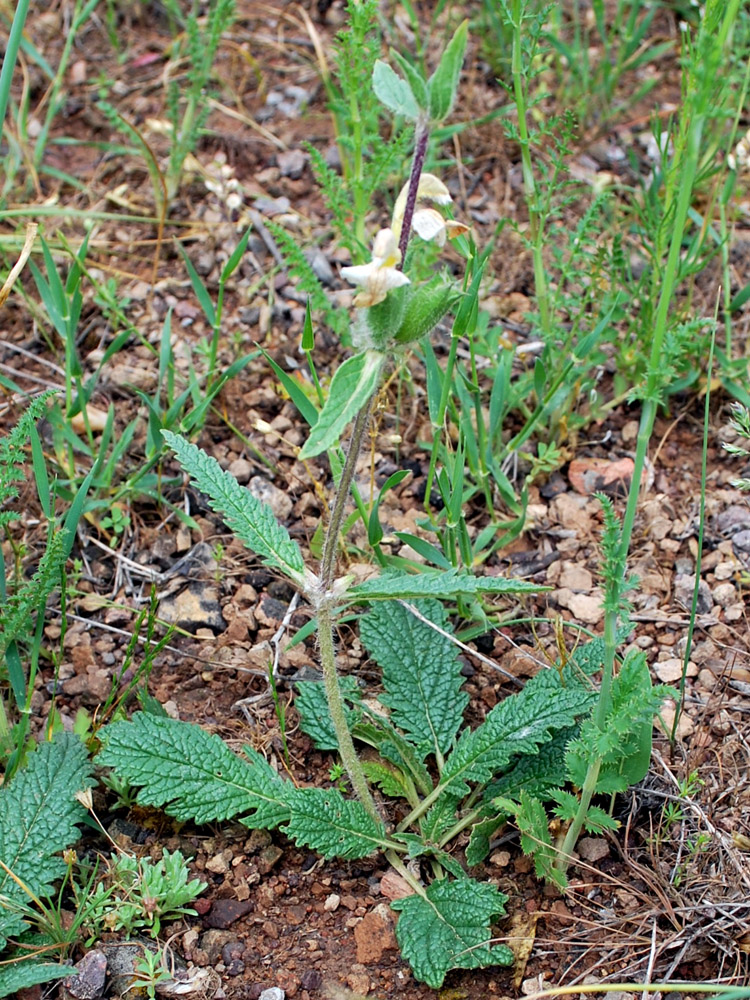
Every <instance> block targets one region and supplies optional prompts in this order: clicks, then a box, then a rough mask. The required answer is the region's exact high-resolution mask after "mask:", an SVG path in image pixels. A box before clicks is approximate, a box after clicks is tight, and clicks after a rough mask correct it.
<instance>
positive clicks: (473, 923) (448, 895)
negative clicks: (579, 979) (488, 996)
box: [391, 878, 513, 989]
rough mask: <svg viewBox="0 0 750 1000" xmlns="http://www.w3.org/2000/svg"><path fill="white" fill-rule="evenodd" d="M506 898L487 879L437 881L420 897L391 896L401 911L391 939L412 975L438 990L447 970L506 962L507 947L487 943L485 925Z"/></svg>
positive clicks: (501, 911)
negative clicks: (398, 948) (394, 939)
mask: <svg viewBox="0 0 750 1000" xmlns="http://www.w3.org/2000/svg"><path fill="white" fill-rule="evenodd" d="M507 899H508V897H507V896H505V895H503V893H501V892H498V890H497V889H496V888H495V886H494V885H490V884H489V883H488V882H475V881H474V880H473V879H470V878H464V879H455V880H454V879H450V880H449V879H440V880H438V881H436V882H433V883H432V885H430V886H428V888H427V890H426V893H425V896H421V895H417V894H415V895H413V896H406V897H405V898H404V899H396V900H394V901H393V902H392V903H391V906H392V907H393V909H394V910H398V911H400V913H401V916H400V917H399V920H398V923H397V924H396V938H397V940H398V943H399V947H400V948H401V954H402V955H403V957H404V958H405V959H406V960H407V961H408V962H409V964H410V965H411V967H412V970H413V972H414V975H415V977H416V978H417V979H419V980H421V981H422V982H423V983H427V985H428V986H431V987H432V988H433V989H439V988H440V987H441V986H442V985H443V980H444V979H445V975H446V973H447V972H448V971H449V970H450V969H483V968H486V967H487V966H489V965H511V964H512V963H513V952H512V951H511V950H510V948H506V947H505V945H492V944H490V941H491V938H492V932H491V930H490V924H491V923H492V921H493V920H494V919H495V918H496V917H500V916H503V915H504V914H505V909H504V906H505V903H506V902H507Z"/></svg>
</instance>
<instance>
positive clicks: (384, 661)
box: [359, 601, 469, 754]
mask: <svg viewBox="0 0 750 1000" xmlns="http://www.w3.org/2000/svg"><path fill="white" fill-rule="evenodd" d="M415 606H416V608H417V611H419V612H420V614H422V615H423V616H424V617H425V618H428V619H429V620H430V621H432V622H434V623H435V624H436V625H438V626H439V627H440V628H441V629H443V630H444V631H445V626H446V615H445V611H444V610H443V607H442V605H441V604H439V603H438V602H437V601H420V602H418V603H417V604H416V605H415ZM359 634H360V638H361V640H362V642H363V643H364V645H365V646H366V648H367V649H368V650H369V652H370V654H371V655H372V656H373V657H374V659H375V660H376V661H377V662H378V663H379V665H380V666H381V667H382V668H383V686H384V688H385V694H384V695H383V696H382V697H381V699H380V700H381V701H382V703H383V704H384V705H385V706H386V707H387V708H389V709H390V717H391V721H392V722H393V724H394V725H396V726H398V727H399V729H401V730H402V732H404V733H405V734H407V735H408V736H409V738H410V739H412V740H413V741H414V743H416V744H417V746H418V747H419V749H421V750H427V752H430V753H433V754H434V753H438V754H439V753H442V754H445V753H447V752H448V750H449V749H450V748H451V746H452V744H453V741H454V739H455V737H456V733H457V731H458V729H459V727H460V726H461V720H462V715H463V711H464V709H465V708H466V705H467V703H468V701H469V697H468V695H467V694H466V693H465V692H463V691H462V690H461V685H462V683H463V680H464V678H463V676H462V675H461V663H460V661H459V659H458V651H457V648H456V646H455V644H454V643H452V642H451V641H450V639H449V638H447V636H445V635H441V633H440V632H436V631H435V629H433V628H430V626H429V625H428V624H426V623H425V622H423V621H420V620H419V619H418V618H416V617H415V616H414V615H413V614H411V612H410V611H408V610H407V608H405V607H404V606H403V605H402V604H399V603H398V602H397V601H387V602H385V603H383V604H379V605H376V606H375V607H373V608H372V609H371V610H370V611H369V612H368V613H367V614H366V615H365V616H364V617H363V618H361V619H360V623H359Z"/></svg>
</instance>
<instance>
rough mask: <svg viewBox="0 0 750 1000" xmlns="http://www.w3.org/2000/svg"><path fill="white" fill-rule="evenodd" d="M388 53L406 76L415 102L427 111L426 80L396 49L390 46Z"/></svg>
mask: <svg viewBox="0 0 750 1000" xmlns="http://www.w3.org/2000/svg"><path fill="white" fill-rule="evenodd" d="M389 53H390V57H391V59H393V61H394V62H396V63H398V66H399V69H400V70H401V72H402V73H403V74H404V76H405V77H406V80H407V82H408V84H409V86H410V87H411V92H412V94H414V98H415V100H416V102H417V104H418V105H419V107H420V108H422V109H423V110H424V111H427V109H428V105H429V94H428V92H427V81H426V80H425V79H424V77H423V76H422V74H421V73H420V71H419V70H418V69H417V67H416V66H415V65H414V64H413V63H411V62H409V60H408V59H405V58H404V56H402V55H401V53H400V52H398V51H397V50H396V49H394V48H391V49H390V50H389Z"/></svg>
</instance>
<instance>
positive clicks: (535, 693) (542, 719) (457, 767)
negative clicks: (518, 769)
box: [440, 670, 595, 794]
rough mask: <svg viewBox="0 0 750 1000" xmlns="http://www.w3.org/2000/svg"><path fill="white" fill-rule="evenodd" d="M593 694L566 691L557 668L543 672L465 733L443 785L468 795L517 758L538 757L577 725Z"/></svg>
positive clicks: (572, 687)
mask: <svg viewBox="0 0 750 1000" xmlns="http://www.w3.org/2000/svg"><path fill="white" fill-rule="evenodd" d="M594 697H595V696H594V694H593V693H592V692H591V691H589V690H588V689H585V688H582V687H576V686H575V685H573V684H568V686H566V687H563V686H562V685H561V683H560V675H559V674H558V673H557V671H555V670H543V671H541V673H539V674H537V675H536V677H532V678H531V680H530V681H528V682H527V684H526V686H525V687H524V689H523V691H520V692H519V693H518V694H515V695H511V696H510V697H508V698H506V699H505V700H504V701H501V702H500V703H499V704H498V705H496V706H495V707H494V708H493V709H492V711H491V712H490V713H489V714H488V715H487V718H486V719H485V720H484V722H483V723H482V725H481V726H479V727H478V728H477V729H475V730H474V731H473V732H470V731H469V730H465V731H464V733H463V735H462V736H461V738H460V739H459V741H458V744H457V746H456V749H455V750H454V751H453V753H452V754H451V755H450V757H449V758H448V760H447V761H446V764H445V768H444V770H443V773H442V775H441V778H440V783H441V785H443V786H444V787H446V788H451V789H452V791H453V792H454V793H463V794H467V793H468V792H469V785H468V782H475V783H479V784H484V783H486V782H488V781H490V780H491V778H493V777H494V775H495V774H497V773H498V772H499V771H502V770H503V769H504V768H505V767H506V766H507V764H508V761H509V760H510V759H511V758H512V757H514V756H515V755H516V754H533V753H535V752H536V751H537V749H538V747H539V745H540V744H541V743H545V742H547V740H549V739H550V736H551V734H552V733H553V732H555V731H556V730H558V729H565V728H567V727H569V726H572V725H573V724H574V723H575V721H576V719H577V718H579V717H580V716H581V715H583V714H584V713H586V712H587V711H588V710H589V708H590V707H591V705H592V703H593V700H594Z"/></svg>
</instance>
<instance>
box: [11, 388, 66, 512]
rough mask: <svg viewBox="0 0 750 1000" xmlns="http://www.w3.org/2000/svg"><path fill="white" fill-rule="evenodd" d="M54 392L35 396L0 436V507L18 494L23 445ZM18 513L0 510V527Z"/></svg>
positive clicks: (22, 472) (22, 471)
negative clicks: (11, 426)
mask: <svg viewBox="0 0 750 1000" xmlns="http://www.w3.org/2000/svg"><path fill="white" fill-rule="evenodd" d="M54 395H55V393H54V392H45V393H43V394H42V395H41V396H37V398H36V399H35V400H33V402H32V403H30V404H29V406H28V408H27V409H26V411H25V412H24V414H23V415H22V416H21V418H20V420H19V421H18V423H17V424H16V426H15V427H14V428H13V429H12V430H11V432H10V433H9V434H7V435H6V436H5V437H3V438H0V507H2V506H3V504H5V503H7V502H8V501H9V500H13V499H14V498H15V497H17V496H18V487H17V486H16V483H19V482H21V481H22V480H23V479H25V478H26V473H25V471H24V469H23V463H24V461H25V459H26V455H25V453H24V445H25V444H26V441H27V440H28V437H29V434H30V432H31V428H32V427H33V425H34V424H35V423H36V421H37V420H38V419H39V418H40V417H41V415H42V414H43V413H44V412H45V411H46V409H47V400H48V399H49V398H50V396H54ZM17 516H18V515H17V514H16V513H15V512H14V511H9V510H6V511H2V512H0V527H2V526H3V525H5V524H8V522H9V521H12V520H13V519H14V518H16V517H17Z"/></svg>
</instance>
